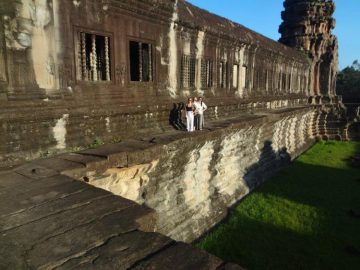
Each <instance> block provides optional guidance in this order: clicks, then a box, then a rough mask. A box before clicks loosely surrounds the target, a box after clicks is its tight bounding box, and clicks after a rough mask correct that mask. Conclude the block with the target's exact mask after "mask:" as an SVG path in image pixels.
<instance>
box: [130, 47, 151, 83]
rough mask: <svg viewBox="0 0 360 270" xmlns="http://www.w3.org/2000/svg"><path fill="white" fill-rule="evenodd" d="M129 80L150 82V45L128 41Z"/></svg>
mask: <svg viewBox="0 0 360 270" xmlns="http://www.w3.org/2000/svg"><path fill="white" fill-rule="evenodd" d="M129 50H130V80H131V81H137V82H150V81H152V80H153V79H152V45H151V44H148V43H141V42H136V41H130V46H129Z"/></svg>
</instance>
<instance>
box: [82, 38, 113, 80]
mask: <svg viewBox="0 0 360 270" xmlns="http://www.w3.org/2000/svg"><path fill="white" fill-rule="evenodd" d="M79 58H80V73H81V79H82V80H87V81H110V80H111V62H110V61H111V60H110V38H109V37H107V36H100V35H95V34H88V33H84V32H81V33H80V57H79Z"/></svg>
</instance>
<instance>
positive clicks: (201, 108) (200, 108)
mask: <svg viewBox="0 0 360 270" xmlns="http://www.w3.org/2000/svg"><path fill="white" fill-rule="evenodd" d="M194 107H195V112H196V115H197V117H198V119H197V121H196V129H197V130H202V129H203V128H204V112H205V111H206V110H207V106H206V104H205V102H204V101H203V98H202V97H199V99H198V101H197V102H194Z"/></svg>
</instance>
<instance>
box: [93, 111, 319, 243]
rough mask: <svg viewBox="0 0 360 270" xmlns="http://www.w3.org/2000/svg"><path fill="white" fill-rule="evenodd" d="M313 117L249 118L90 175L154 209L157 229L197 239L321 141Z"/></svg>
mask: <svg viewBox="0 0 360 270" xmlns="http://www.w3.org/2000/svg"><path fill="white" fill-rule="evenodd" d="M314 121H316V113H314V111H313V110H311V109H298V110H295V111H286V112H282V113H278V114H269V115H267V116H262V117H253V118H248V119H244V120H243V121H242V123H241V124H238V125H237V124H233V125H231V126H230V127H227V128H224V129H222V128H217V129H214V130H213V131H211V132H206V133H198V134H196V135H195V136H190V137H185V138H182V139H179V140H175V141H173V142H171V143H168V144H166V145H164V147H163V150H162V154H161V155H154V156H153V158H152V161H148V162H146V163H144V164H137V165H133V166H129V167H125V168H122V167H120V168H110V169H108V170H107V171H106V172H105V173H101V174H96V173H91V172H89V173H88V174H87V177H88V179H87V180H88V181H89V183H90V184H91V185H94V186H96V187H100V188H103V189H105V190H108V191H111V192H112V193H114V194H117V195H119V196H122V197H125V198H128V199H131V200H133V201H136V202H138V203H140V204H145V205H147V206H149V207H150V208H152V209H155V211H156V212H157V214H158V225H157V231H159V232H160V233H162V234H165V235H168V236H170V237H171V238H174V239H176V240H181V241H186V242H191V241H193V240H195V239H197V238H198V237H200V236H201V235H202V234H204V232H206V231H207V230H209V229H210V228H211V227H212V226H214V225H215V224H217V223H219V222H220V221H221V220H222V219H223V218H224V217H225V216H226V214H227V209H228V207H230V206H231V205H233V204H235V203H236V202H238V201H239V200H240V199H241V198H243V197H244V196H246V195H247V194H248V193H249V192H250V191H251V190H253V189H254V188H255V187H257V186H258V185H260V184H261V183H262V182H263V181H265V180H266V179H268V178H269V176H271V175H272V174H274V173H275V172H276V171H277V170H278V169H280V168H282V167H283V166H284V165H287V164H288V163H289V161H290V160H291V159H293V158H295V157H297V156H298V155H299V154H301V153H302V152H303V151H305V150H306V149H308V147H309V146H310V145H311V144H312V143H313V142H314V141H315V135H314V129H313V128H314Z"/></svg>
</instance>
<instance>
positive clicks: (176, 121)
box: [169, 102, 186, 130]
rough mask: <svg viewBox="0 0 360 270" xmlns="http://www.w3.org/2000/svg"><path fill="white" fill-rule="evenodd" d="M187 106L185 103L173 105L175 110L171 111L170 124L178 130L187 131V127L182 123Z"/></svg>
mask: <svg viewBox="0 0 360 270" xmlns="http://www.w3.org/2000/svg"><path fill="white" fill-rule="evenodd" d="M184 108H185V105H184V103H183V102H180V103H177V104H176V103H173V109H172V110H171V111H170V115H169V123H170V125H171V126H173V127H174V128H175V129H176V130H186V125H185V124H184V123H183V122H182V117H181V115H182V111H183V110H184Z"/></svg>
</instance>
